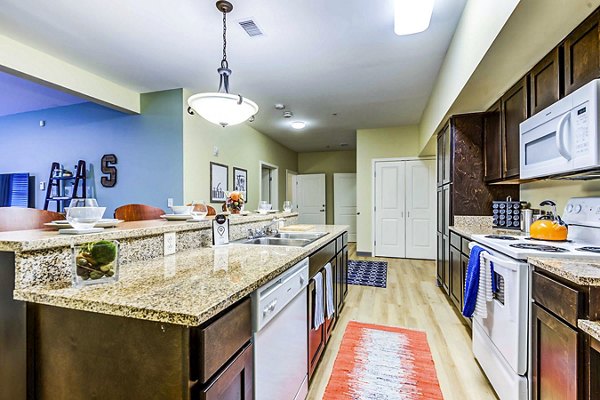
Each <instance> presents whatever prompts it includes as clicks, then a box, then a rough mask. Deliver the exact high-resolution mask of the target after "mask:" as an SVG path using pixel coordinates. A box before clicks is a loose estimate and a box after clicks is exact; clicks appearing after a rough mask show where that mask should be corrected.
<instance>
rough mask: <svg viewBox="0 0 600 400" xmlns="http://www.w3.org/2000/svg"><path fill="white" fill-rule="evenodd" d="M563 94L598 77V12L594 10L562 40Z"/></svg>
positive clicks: (599, 31) (599, 33)
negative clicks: (563, 62)
mask: <svg viewBox="0 0 600 400" xmlns="http://www.w3.org/2000/svg"><path fill="white" fill-rule="evenodd" d="M563 46H564V53H565V68H564V80H565V94H569V93H572V92H574V91H575V90H577V89H579V88H580V87H581V86H583V85H585V84H586V83H588V82H589V81H591V80H593V79H596V78H598V77H600V14H599V12H598V11H596V12H594V13H593V14H592V15H591V16H590V17H589V18H588V19H587V20H585V21H584V22H583V23H582V24H581V25H579V26H578V27H577V28H576V29H575V30H574V31H573V32H571V34H570V35H569V36H567V38H566V39H565V41H564V44H563Z"/></svg>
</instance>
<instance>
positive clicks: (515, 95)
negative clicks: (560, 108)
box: [483, 77, 529, 182]
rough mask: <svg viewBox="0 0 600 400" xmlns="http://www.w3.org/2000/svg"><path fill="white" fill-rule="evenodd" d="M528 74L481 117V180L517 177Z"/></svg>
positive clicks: (495, 180) (526, 114) (501, 179)
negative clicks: (482, 177)
mask: <svg viewBox="0 0 600 400" xmlns="http://www.w3.org/2000/svg"><path fill="white" fill-rule="evenodd" d="M527 82H528V77H525V78H523V79H521V80H520V81H519V82H518V83H517V84H516V85H514V86H513V87H512V88H510V90H509V91H508V92H506V93H505V94H504V96H502V98H501V99H500V100H499V101H498V102H497V103H496V104H494V105H493V106H492V107H491V108H490V109H489V110H488V112H486V113H485V115H484V117H483V143H484V179H485V181H486V182H498V181H504V180H514V179H519V165H520V164H519V140H520V133H519V125H520V124H521V122H523V121H525V120H526V119H527V116H528V115H529V108H528V99H527V95H528V84H527Z"/></svg>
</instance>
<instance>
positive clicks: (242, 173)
mask: <svg viewBox="0 0 600 400" xmlns="http://www.w3.org/2000/svg"><path fill="white" fill-rule="evenodd" d="M233 190H236V191H238V192H244V198H245V200H246V201H248V171H246V170H245V169H242V168H238V167H233Z"/></svg>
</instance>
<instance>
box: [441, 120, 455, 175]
mask: <svg viewBox="0 0 600 400" xmlns="http://www.w3.org/2000/svg"><path fill="white" fill-rule="evenodd" d="M450 134H451V133H450V126H449V125H446V127H445V128H444V129H443V130H442V134H441V135H442V143H443V145H444V152H443V154H444V157H443V160H444V161H443V164H444V179H443V181H442V184H444V185H445V184H447V183H450V182H451V181H452V155H453V151H452V140H451V138H450Z"/></svg>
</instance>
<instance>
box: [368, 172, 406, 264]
mask: <svg viewBox="0 0 600 400" xmlns="http://www.w3.org/2000/svg"><path fill="white" fill-rule="evenodd" d="M405 175H406V173H405V163H404V162H403V161H394V162H377V163H375V227H376V228H375V246H374V247H375V251H374V253H375V256H379V257H398V258H403V257H405V256H406V244H405V215H404V211H405V199H404V188H405Z"/></svg>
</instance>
